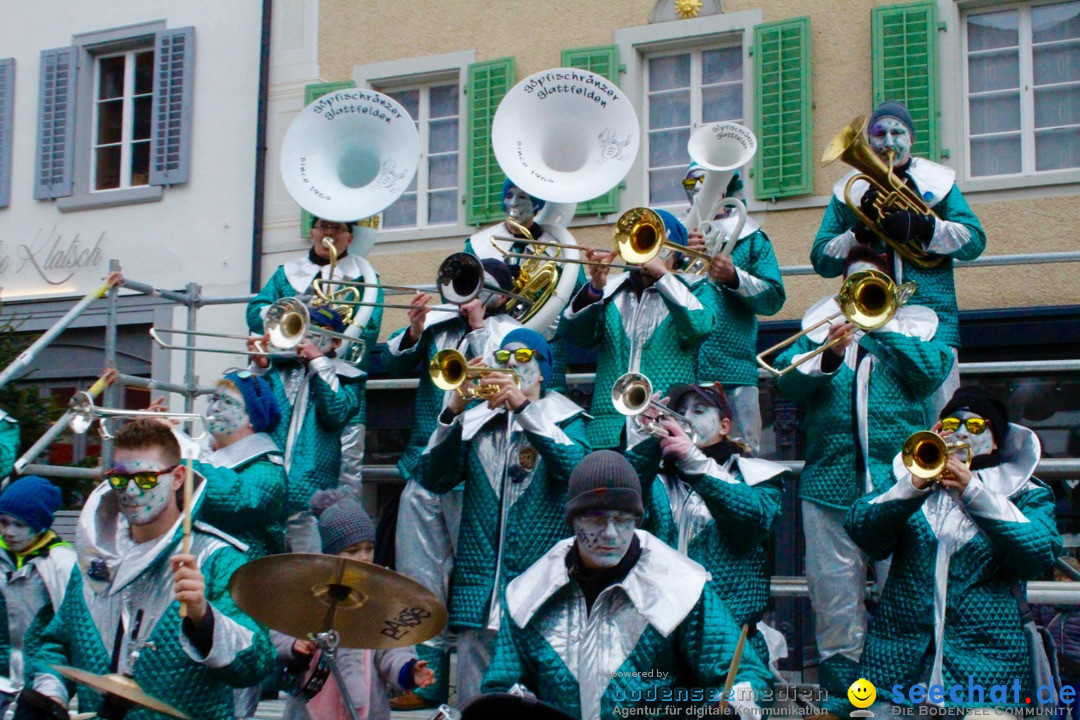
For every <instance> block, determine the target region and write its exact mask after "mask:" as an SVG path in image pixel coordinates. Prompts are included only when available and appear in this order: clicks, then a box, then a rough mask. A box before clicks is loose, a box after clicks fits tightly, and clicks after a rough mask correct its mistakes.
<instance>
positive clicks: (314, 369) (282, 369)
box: [248, 305, 364, 552]
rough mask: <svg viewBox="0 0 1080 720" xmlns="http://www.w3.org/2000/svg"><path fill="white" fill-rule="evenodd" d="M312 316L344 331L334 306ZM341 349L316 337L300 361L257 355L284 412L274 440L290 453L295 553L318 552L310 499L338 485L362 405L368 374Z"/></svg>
mask: <svg viewBox="0 0 1080 720" xmlns="http://www.w3.org/2000/svg"><path fill="white" fill-rule="evenodd" d="M310 313H311V314H310V317H311V323H312V325H313V326H315V327H317V328H326V329H327V330H332V331H334V332H336V333H341V332H344V330H345V323H344V321H343V320H342V318H341V315H340V314H339V313H338V311H337V310H335V309H334V308H332V307H330V306H329V305H318V306H316V307H315V308H313V309H312V310H311V311H310ZM248 344H249V346H252V345H253V344H254V343H253V341H251V340H249V341H248ZM340 345H341V340H340V339H338V338H333V337H326V336H320V335H317V336H316V337H314V338H305V339H304V340H302V341H300V344H299V345H297V346H296V359H295V360H293V359H292V358H279V357H275V358H274V359H273V362H271V361H270V358H268V357H265V356H260V355H253V356H252V362H251V370H252V372H254V373H255V374H257V375H261V376H262V377H263V378H264V379H266V380H267V381H268V382H269V383H270V387H271V388H272V390H273V393H274V397H275V399H276V400H277V405H278V409H279V410H280V412H281V419H280V420H279V421H278V423H277V425H276V426H275V427H274V429H273V431H272V432H271V438H272V439H273V440H274V442H275V443H276V444H277V446H278V447H279V448H282V449H283V450H284V452H285V473H286V475H287V477H288V490H287V505H288V511H287V512H288V515H289V520H288V530H287V544H288V546H289V549H291V550H292V551H293V552H318V551H319V537H318V533H317V532H316V529H315V518H314V516H313V515H312V514H311V511H310V508H309V503H310V502H311V496H312V495H313V494H315V491H316V490H323V489H327V488H331V487H336V486H337V484H338V477H339V474H340V471H341V433H342V430H343V429H344V428H345V426H346V425H347V424H348V423H349V422H350V421H351V419H353V418H354V417H355V415H356V413H357V411H358V409H359V407H360V404H361V402H362V401H361V397H362V396H363V377H364V372H363V371H362V370H360V369H359V368H357V367H356V366H355V365H353V364H351V363H347V362H344V361H343V360H340V359H338V358H337V356H336V351H337V348H338V347H340Z"/></svg>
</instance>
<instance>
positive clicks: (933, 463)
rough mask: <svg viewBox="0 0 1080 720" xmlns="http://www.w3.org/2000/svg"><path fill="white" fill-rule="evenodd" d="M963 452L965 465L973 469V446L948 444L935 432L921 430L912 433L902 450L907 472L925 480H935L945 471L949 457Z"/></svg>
mask: <svg viewBox="0 0 1080 720" xmlns="http://www.w3.org/2000/svg"><path fill="white" fill-rule="evenodd" d="M961 450H963V451H964V453H965V456H964V464H965V465H967V466H968V467H971V446H970V445H968V444H967V443H962V442H953V443H947V442H945V440H944V439H943V438H942V437H941V436H940V435H938V434H937V433H935V432H930V431H929V430H920V431H919V432H916V433H912V434H911V435H910V436H909V437H908V439H907V440H905V441H904V446H903V448H901V450H900V457H901V459H902V460H903V463H904V467H905V468H907V471H908V472H909V473H911V474H912V475H914V476H915V477H917V478H922V479H923V480H934V479H935V478H937V477H939V476H940V475H941V473H942V471H944V470H945V464H946V463H947V462H948V461H949V456H950V455H952V454H953V453H955V452H959V451H961Z"/></svg>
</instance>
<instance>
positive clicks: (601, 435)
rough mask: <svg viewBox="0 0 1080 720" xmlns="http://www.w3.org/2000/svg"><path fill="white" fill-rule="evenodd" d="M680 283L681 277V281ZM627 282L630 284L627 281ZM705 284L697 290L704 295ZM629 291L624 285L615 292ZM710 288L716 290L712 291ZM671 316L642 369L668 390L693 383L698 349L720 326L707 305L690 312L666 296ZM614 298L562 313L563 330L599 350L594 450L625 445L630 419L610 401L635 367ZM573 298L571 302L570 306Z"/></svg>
mask: <svg viewBox="0 0 1080 720" xmlns="http://www.w3.org/2000/svg"><path fill="white" fill-rule="evenodd" d="M680 282H681V280H680ZM624 284H625V283H624ZM704 284H705V283H701V282H698V283H697V285H696V286H695V287H694V288H693V292H694V294H695V295H697V296H699V297H700V294H701V293H702V292H706V290H705V289H704V288H703V287H702V286H703V285H704ZM622 292H630V289H629V287H625V288H620V289H619V290H617V291H616V295H617V294H618V293H622ZM707 292H714V291H713V290H708V291H707ZM661 296H662V297H663V300H664V306H665V307H666V308H667V311H668V315H667V317H665V318H664V319H663V320H661V321H660V324H659V325H658V326H657V327H656V329H655V330H654V331H653V333H652V335H651V336H650V337H649V339H648V340H647V341H645V344H644V347H643V348H642V351H641V365H640V369H639V372H641V373H644V374H645V375H646V376H647V377H648V378H649V380H651V381H652V385H653V390H654V391H655V392H659V393H664V392H666V391H667V389H668V388H669V387H671V386H672V385H674V384H676V383H692V382H694V381H695V379H696V375H697V368H696V363H697V350H698V346H699V345H700V344H701V342H702V341H703V340H704V339H705V338H706V337H707V336H708V335H709V333H710V332H711V331H712V329H713V327H715V325H716V314H715V313H714V312H713V311H712V309H711V308H710V307H709V306H708V304H707V303H704V302H703V303H702V305H703V307H701V308H700V309H696V310H691V309H689V308H687V307H685V306H683V305H680V304H678V303H676V302H673V301H671V300H670V299H669V298H667V297H666V296H663V294H661ZM613 299H614V296H612V297H608V298H604V299H602V300H598V301H597V302H594V303H592V304H591V305H589V306H588V307H586V308H584V309H583V310H582V311H581V312H579V313H577V314H576V315H574V316H573V317H567V316H565V315H564V316H563V319H562V320H561V321H560V322H559V328H560V332H562V333H563V334H564V335H565V336H566V337H567V338H569V339H570V342H572V343H573V344H574V345H577V346H578V347H582V348H585V349H591V348H596V347H598V348H599V354H598V356H597V359H596V380H595V381H594V383H593V398H592V405H591V406H590V408H589V414H590V415H592V418H593V419H592V421H591V422H590V423H589V442H590V443H591V444H592V446H593V447H594V448H597V449H600V448H614V447H620V446H621V445H622V444H623V443H625V439H623V438H622V434H623V427H624V426H625V424H626V418H625V417H624V416H622V415H620V414H619V413H618V411H616V410H615V406H614V405H613V404H612V402H611V388H612V386H613V385H614V384H615V380H617V379H618V377H619V376H620V375H622V374H623V373H625V372H627V371H628V370H629V369H630V349H631V348H630V340H629V338H628V337H627V335H626V331H625V330H624V329H623V323H622V315H621V313H620V311H619V308H618V305H617V303H616V302H614V301H613ZM572 303H573V301H572V300H571V304H572Z"/></svg>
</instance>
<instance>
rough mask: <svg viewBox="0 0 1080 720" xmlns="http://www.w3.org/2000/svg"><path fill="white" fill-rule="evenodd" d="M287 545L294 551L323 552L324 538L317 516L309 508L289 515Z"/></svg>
mask: <svg viewBox="0 0 1080 720" xmlns="http://www.w3.org/2000/svg"><path fill="white" fill-rule="evenodd" d="M285 546H286V548H287V549H288V551H289V552H294V553H321V552H322V538H320V537H319V526H318V523H316V522H315V516H314V515H312V514H311V511H309V510H301V511H300V512H298V513H296V514H295V515H291V516H290V517H289V524H288V528H287V529H286V531H285Z"/></svg>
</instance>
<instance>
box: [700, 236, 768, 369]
mask: <svg viewBox="0 0 1080 720" xmlns="http://www.w3.org/2000/svg"><path fill="white" fill-rule="evenodd" d="M731 260H732V262H734V263H735V267H737V268H740V269H742V270H744V271H745V272H747V273H749V274H750V275H752V276H753V277H755V278H757V279H758V280H760V281H761V286H760V287H749V286H748V287H746V288H740V289H741V290H742V292H744V293H750V294H747V295H743V294H741V293H740V292H739V291H737V290H732V289H731V288H729V287H727V286H726V285H721V286H717V285H715V284H714V283H712V282H704V283H703V287H702V288H700V292H698V293H696V294H697V296H698V298H699V299H700V300H701V302H702V303H703V304H706V305H708V306H709V307H711V308H712V309H713V312H715V313H716V327H715V328H714V329H713V331H712V332H710V333H709V336H708V337H707V338H705V341H704V342H702V343H701V347H700V348H699V349H698V359H697V382H699V383H705V382H720V383H723V384H724V385H754V386H756V385H757V384H758V371H757V359H756V356H757V333H758V321H757V316H758V315H765V316H768V315H775V314H776V313H778V312H780V308H782V307H783V306H784V300H785V299H786V298H787V294H786V292H785V291H784V281H783V279H782V278H781V277H780V265H779V263H777V261H776V255H775V254H774V253H773V248H772V243H771V242H770V241H769V236H768V235H766V234H765V232H764V231H763V230H758V231H756V232H754V233H753V234H751V235H747V236H746V237H744V238H742V239H741V240H739V242H738V243H737V244H736V245H735V249H734V250H733V251H732V253H731Z"/></svg>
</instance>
